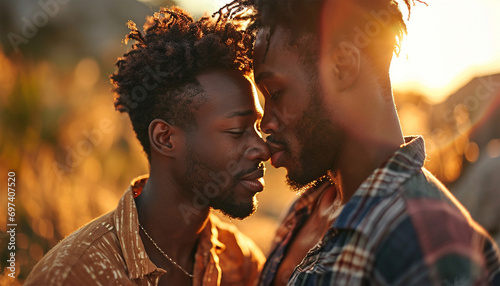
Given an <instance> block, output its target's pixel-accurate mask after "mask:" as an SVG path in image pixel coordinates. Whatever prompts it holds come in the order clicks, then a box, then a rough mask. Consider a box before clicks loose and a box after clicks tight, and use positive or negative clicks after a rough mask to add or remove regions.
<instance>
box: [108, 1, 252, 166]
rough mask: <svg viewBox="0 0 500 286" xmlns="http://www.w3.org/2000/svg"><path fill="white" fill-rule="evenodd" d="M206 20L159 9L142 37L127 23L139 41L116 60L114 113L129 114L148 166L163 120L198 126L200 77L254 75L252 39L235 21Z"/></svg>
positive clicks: (186, 125) (184, 126)
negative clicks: (222, 72)
mask: <svg viewBox="0 0 500 286" xmlns="http://www.w3.org/2000/svg"><path fill="white" fill-rule="evenodd" d="M216 15H217V14H214V16H212V17H202V18H200V19H199V20H198V21H194V20H193V18H192V17H191V16H190V15H189V14H188V13H187V12H186V11H184V10H182V9H180V8H177V7H172V8H170V9H168V8H161V9H160V11H159V12H157V13H154V15H153V16H149V17H147V19H146V23H145V24H144V33H141V32H140V31H139V30H138V29H137V27H136V25H135V23H134V22H132V21H129V22H128V23H127V25H128V27H129V28H130V30H131V31H130V33H129V34H128V35H127V37H126V38H125V43H126V42H127V41H128V40H135V43H134V44H133V45H132V47H131V49H130V50H129V51H128V52H127V53H125V54H124V55H123V57H121V58H118V61H117V62H116V66H117V68H118V70H117V71H116V72H115V73H113V74H112V75H110V79H111V83H112V84H113V85H114V89H113V91H114V92H115V101H114V105H115V108H116V110H118V111H120V112H127V113H128V115H129V117H130V121H131V122H132V126H133V129H134V132H135V133H136V136H137V139H138V140H139V141H140V143H141V145H142V147H143V149H144V151H145V153H146V155H147V157H148V160H150V157H151V149H150V144H149V135H148V128H149V124H150V123H151V121H153V120H154V119H156V118H161V119H163V120H165V121H167V122H169V123H170V124H172V125H176V126H180V127H182V128H191V127H193V126H195V124H196V122H195V120H194V114H193V112H194V110H195V109H197V108H199V105H200V104H202V103H203V98H204V95H203V92H204V91H203V89H202V87H201V85H200V84H199V83H198V81H197V80H196V76H198V75H200V74H201V73H203V72H206V71H210V70H218V69H230V70H238V71H241V72H242V74H249V73H250V72H251V70H252V57H251V55H252V53H251V46H252V44H253V36H252V35H251V34H247V33H245V31H244V30H243V29H241V26H240V25H239V24H238V22H237V21H236V20H232V21H230V20H227V19H221V17H217V16H216Z"/></svg>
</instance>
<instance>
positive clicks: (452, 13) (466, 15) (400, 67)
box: [391, 0, 500, 102]
mask: <svg viewBox="0 0 500 286" xmlns="http://www.w3.org/2000/svg"><path fill="white" fill-rule="evenodd" d="M427 2H428V4H429V6H425V5H422V4H418V3H417V4H416V5H415V6H414V7H413V10H412V13H411V18H410V21H409V23H408V35H407V36H406V37H405V38H404V40H403V45H402V50H401V54H400V57H399V58H395V59H394V60H393V63H392V66H391V78H392V81H393V84H394V88H395V89H397V90H400V91H417V92H420V93H423V94H426V95H428V97H429V99H430V100H432V101H434V102H440V101H442V100H444V99H445V98H446V96H447V95H449V94H450V93H452V92H453V91H455V90H456V89H457V88H459V87H460V86H461V85H463V84H464V83H465V82H467V81H469V80H471V79H472V78H473V77H475V76H479V75H486V74H491V73H497V72H500V49H499V47H500V33H498V31H500V18H499V17H498V15H499V14H500V1H497V0H474V1H470V0H440V1H427Z"/></svg>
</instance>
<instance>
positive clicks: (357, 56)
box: [327, 42, 361, 91]
mask: <svg viewBox="0 0 500 286" xmlns="http://www.w3.org/2000/svg"><path fill="white" fill-rule="evenodd" d="M327 60H328V61H329V63H328V64H329V66H330V67H331V73H332V74H331V77H333V80H335V81H336V82H337V84H336V86H337V88H338V90H339V91H343V90H346V89H348V88H349V87H351V86H352V85H353V84H354V82H355V81H356V79H357V78H358V75H359V69H360V62H361V52H360V50H359V48H358V47H356V45H354V44H353V43H351V42H340V43H339V44H338V45H336V46H335V47H332V49H331V50H330V52H329V55H328V57H327Z"/></svg>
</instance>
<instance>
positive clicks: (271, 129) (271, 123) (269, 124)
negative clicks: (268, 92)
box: [260, 104, 280, 135]
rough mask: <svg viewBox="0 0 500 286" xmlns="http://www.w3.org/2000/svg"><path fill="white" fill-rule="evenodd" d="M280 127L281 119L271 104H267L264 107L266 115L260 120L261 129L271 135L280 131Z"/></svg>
mask: <svg viewBox="0 0 500 286" xmlns="http://www.w3.org/2000/svg"><path fill="white" fill-rule="evenodd" d="M279 127H280V126H279V121H278V118H277V117H276V114H274V112H273V111H272V110H270V107H269V105H268V104H266V105H265V107H264V116H263V117H262V121H261V122H260V129H261V130H262V132H264V133H266V134H269V135H271V134H273V133H276V132H278V130H279Z"/></svg>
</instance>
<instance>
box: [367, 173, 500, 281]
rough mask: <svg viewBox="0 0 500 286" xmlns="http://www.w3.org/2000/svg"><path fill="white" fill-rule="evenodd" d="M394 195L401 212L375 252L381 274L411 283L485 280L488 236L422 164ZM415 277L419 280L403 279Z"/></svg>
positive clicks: (380, 275)
mask: <svg viewBox="0 0 500 286" xmlns="http://www.w3.org/2000/svg"><path fill="white" fill-rule="evenodd" d="M396 197H397V198H398V200H399V201H400V202H401V206H402V207H403V208H402V211H401V212H400V215H398V216H397V218H398V219H397V220H394V223H393V224H392V225H391V227H390V228H387V232H386V233H385V234H384V235H383V236H382V237H381V240H380V241H379V242H378V245H377V247H376V251H375V265H374V268H375V272H376V275H378V278H379V279H382V280H383V281H384V283H389V284H406V283H409V284H411V285H417V284H419V283H420V284H432V283H436V282H438V283H446V281H448V282H449V283H454V281H458V280H460V281H467V284H469V282H470V283H471V284H473V283H476V282H479V281H483V282H484V281H486V277H487V276H488V275H489V274H488V272H489V271H488V268H489V266H488V265H487V264H488V261H487V260H488V259H487V256H488V254H487V253H486V251H485V250H486V248H487V247H488V245H489V246H491V243H492V242H491V238H490V236H489V235H488V234H487V233H486V232H485V231H484V230H483V228H482V227H481V226H479V225H478V224H477V223H476V222H475V221H474V220H473V219H472V218H471V217H470V215H469V213H468V212H467V210H466V209H465V208H464V207H463V206H462V205H461V204H460V203H459V202H458V201H457V200H456V199H455V197H454V196H453V195H452V194H451V193H450V192H449V191H448V189H447V188H446V187H445V186H444V185H443V184H442V183H441V182H439V180H437V179H436V178H435V177H434V176H433V175H432V174H430V173H429V172H428V171H427V170H425V169H422V170H421V172H417V173H415V174H414V175H412V176H411V177H410V178H409V179H408V180H406V181H405V182H404V183H403V184H402V185H401V186H400V188H399V189H398V191H397V195H396ZM496 259H497V260H498V256H497V258H496ZM417 274H418V275H417ZM415 277H419V279H421V280H419V281H411V283H410V281H406V280H405V279H413V280H414V279H415ZM457 279H458V280H457ZM416 282H418V283H416Z"/></svg>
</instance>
